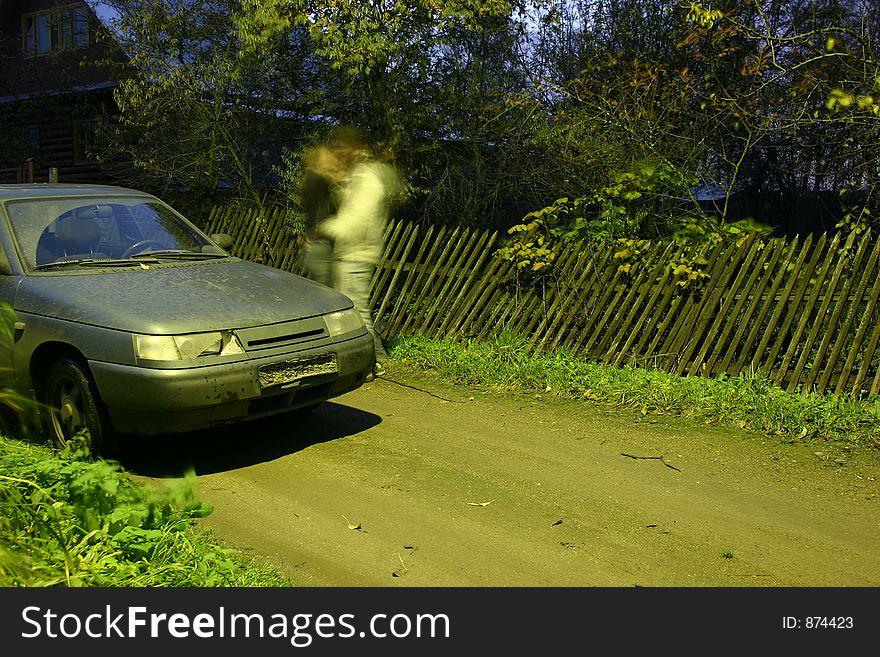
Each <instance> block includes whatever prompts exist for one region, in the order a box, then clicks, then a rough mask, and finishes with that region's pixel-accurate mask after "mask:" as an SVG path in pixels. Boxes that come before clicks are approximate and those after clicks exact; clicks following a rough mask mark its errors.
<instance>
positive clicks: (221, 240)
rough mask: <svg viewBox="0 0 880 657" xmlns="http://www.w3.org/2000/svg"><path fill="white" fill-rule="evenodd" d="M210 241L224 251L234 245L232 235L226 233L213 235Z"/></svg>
mask: <svg viewBox="0 0 880 657" xmlns="http://www.w3.org/2000/svg"><path fill="white" fill-rule="evenodd" d="M211 239H212V240H213V241H214V242H215V243H216V244H217V246H219V247H220V248H221V249H224V250H229V249H231V248H232V245H233V244H235V240H233V239H232V235H230V234H228V233H214V234H212V235H211Z"/></svg>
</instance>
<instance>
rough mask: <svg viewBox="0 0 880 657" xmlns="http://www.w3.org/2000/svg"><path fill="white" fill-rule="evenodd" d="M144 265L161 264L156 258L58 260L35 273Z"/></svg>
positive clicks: (41, 266)
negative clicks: (67, 269) (80, 268)
mask: <svg viewBox="0 0 880 657" xmlns="http://www.w3.org/2000/svg"><path fill="white" fill-rule="evenodd" d="M144 263H152V264H159V260H158V259H156V258H143V259H140V260H136V261H135V260H129V259H128V258H126V259H125V260H120V259H116V258H76V259H74V260H58V261H56V262H45V263H43V264H42V265H36V266H35V267H34V271H38V270H45V269H54V268H55V267H134V266H138V267H139V266H141V264H144Z"/></svg>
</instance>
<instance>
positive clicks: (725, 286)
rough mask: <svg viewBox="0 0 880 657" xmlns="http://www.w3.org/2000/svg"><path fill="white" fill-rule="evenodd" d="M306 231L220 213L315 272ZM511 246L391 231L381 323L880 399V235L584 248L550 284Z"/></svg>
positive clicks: (576, 247) (262, 253) (471, 237)
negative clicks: (676, 268)
mask: <svg viewBox="0 0 880 657" xmlns="http://www.w3.org/2000/svg"><path fill="white" fill-rule="evenodd" d="M292 226H293V222H291V221H290V220H289V218H286V217H285V214H284V213H283V212H282V211H273V212H266V213H240V212H239V213H235V212H232V211H230V212H224V211H221V210H217V211H215V212H212V214H211V219H210V221H209V225H208V232H227V233H230V234H231V235H232V236H233V238H234V239H235V242H236V246H235V248H234V249H233V253H234V255H238V256H240V257H243V258H247V259H251V260H255V261H258V262H263V263H265V264H268V265H270V266H273V267H278V268H280V269H284V270H286V271H292V272H294V273H300V271H299V262H298V258H297V255H298V253H299V249H300V244H301V238H300V237H299V235H298V234H297V233H296V232H295V230H294V229H292V228H291V227H292ZM499 241H500V238H499V235H498V234H497V233H490V232H487V231H481V230H475V229H468V228H463V227H434V226H422V225H418V224H414V223H404V222H392V223H390V224H389V226H388V228H387V233H386V248H385V254H384V257H383V259H382V261H381V262H380V263H379V266H378V267H377V269H376V274H375V277H374V279H373V292H372V301H373V307H374V309H375V313H376V325H377V327H379V328H380V330H381V331H382V332H383V334H384V335H386V336H389V335H403V334H409V335H424V336H427V337H432V338H468V339H476V340H482V339H491V338H492V337H494V336H497V335H498V334H500V333H501V332H504V331H511V332H514V333H516V334H519V335H521V336H523V337H524V338H525V339H526V342H527V344H528V348H529V349H530V350H532V351H533V352H536V353H537V352H541V351H550V350H554V349H564V350H566V351H568V352H570V353H574V354H576V355H578V356H581V357H583V358H585V359H587V360H590V361H593V362H599V363H608V364H614V365H617V366H623V365H631V366H641V367H650V368H656V369H663V370H666V371H669V372H673V373H676V374H680V375H686V376H692V375H703V376H719V375H722V374H723V375H727V376H736V375H738V374H740V373H761V374H763V375H765V376H768V377H769V378H770V379H771V380H772V381H773V383H774V384H775V385H777V386H779V387H781V388H783V389H785V390H788V391H798V390H799V391H801V392H803V393H805V394H806V393H810V392H815V393H819V394H823V393H831V392H834V393H838V394H842V393H845V394H848V395H852V396H854V397H865V396H868V395H876V394H877V392H878V390H880V367H878V365H880V351H878V342H880V308H878V299H880V240H877V239H875V238H873V237H872V236H871V235H869V234H866V235H863V236H861V237H856V236H855V235H850V236H849V237H848V238H846V237H843V236H842V235H840V234H834V235H831V234H825V235H821V236H818V237H815V238H814V236H812V235H809V236H807V237H806V238H804V239H800V238H795V239H791V240H782V239H763V238H760V237H757V236H751V237H749V238H747V239H745V240H744V241H743V242H741V243H739V244H728V245H714V246H711V247H705V248H703V249H702V250H700V251H693V250H692V249H691V250H688V249H686V248H685V247H681V246H678V245H676V244H674V243H671V242H658V243H652V244H648V245H646V246H645V248H644V249H643V250H642V251H641V253H640V255H639V257H638V259H637V260H635V261H634V262H632V263H631V268H630V269H629V271H628V272H627V271H624V268H622V267H621V266H620V265H621V260H620V259H619V258H617V257H615V253H616V252H617V251H618V250H619V249H618V248H601V249H597V248H595V247H592V246H590V245H588V244H587V243H569V244H567V245H566V246H564V247H563V248H561V249H560V250H559V252H558V253H557V255H556V259H555V261H554V264H553V265H552V266H551V267H549V268H548V269H547V270H546V273H544V274H543V275H541V276H530V275H528V273H527V272H526V271H521V270H518V269H517V267H516V265H515V264H514V263H513V262H511V261H508V260H503V259H501V258H499V257H497V255H496V251H497V248H498V246H499ZM696 256H700V257H702V259H703V261H704V262H705V265H704V267H703V269H702V271H703V272H705V273H706V274H708V276H707V277H706V278H704V279H702V282H700V281H699V280H698V281H695V284H691V285H686V286H683V285H681V284H680V283H681V282H682V281H681V279H680V277H676V276H675V274H674V273H673V271H672V270H671V267H670V263H673V262H683V261H686V262H692V261H693V258H694V257H696ZM695 286H696V287H695Z"/></svg>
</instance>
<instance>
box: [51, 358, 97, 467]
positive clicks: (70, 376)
mask: <svg viewBox="0 0 880 657" xmlns="http://www.w3.org/2000/svg"><path fill="white" fill-rule="evenodd" d="M44 390H45V399H44V400H43V401H44V404H45V417H46V425H47V429H48V431H49V435H50V436H51V438H52V442H53V443H54V444H55V446H56V447H57V448H59V449H63V448H64V447H66V446H67V444H68V442H69V441H70V440H71V439H72V438H73V437H74V436H75V435H76V434H77V433H78V432H80V431H81V430H82V429H88V434H87V440H86V447H87V449H88V452H89V456H91V457H95V456H99V455H105V454H106V453H107V452H108V451H109V450H110V448H111V447H112V445H113V442H114V440H113V439H114V436H113V429H112V427H111V425H110V421H109V419H108V418H107V415H106V412H105V411H104V408H103V405H102V403H101V398H100V395H99V394H98V391H97V389H96V388H95V384H94V382H93V381H92V378H91V376H90V375H89V372H88V369H87V368H86V367H85V366H84V365H82V364H81V363H80V362H79V361H77V360H75V359H73V358H62V359H60V360H57V361H55V362H54V363H53V364H52V366H51V367H50V368H49V373H48V375H47V376H46V385H45V388H44Z"/></svg>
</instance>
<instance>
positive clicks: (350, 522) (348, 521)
mask: <svg viewBox="0 0 880 657" xmlns="http://www.w3.org/2000/svg"><path fill="white" fill-rule="evenodd" d="M342 517H343V518H345V516H342ZM345 522H347V523H348V528H349V529H360V528H361V523H357V524H354V523H353V522H352V521H351V520H349V519H348V518H345Z"/></svg>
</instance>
